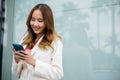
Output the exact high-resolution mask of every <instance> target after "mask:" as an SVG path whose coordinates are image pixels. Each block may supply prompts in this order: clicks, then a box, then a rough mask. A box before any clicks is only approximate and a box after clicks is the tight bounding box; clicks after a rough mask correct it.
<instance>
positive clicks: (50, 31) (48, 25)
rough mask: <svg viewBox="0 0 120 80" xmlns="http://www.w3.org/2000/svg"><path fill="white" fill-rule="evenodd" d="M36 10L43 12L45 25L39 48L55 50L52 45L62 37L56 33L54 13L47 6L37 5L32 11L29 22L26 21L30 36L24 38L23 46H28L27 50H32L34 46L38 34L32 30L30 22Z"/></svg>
mask: <svg viewBox="0 0 120 80" xmlns="http://www.w3.org/2000/svg"><path fill="white" fill-rule="evenodd" d="M35 10H40V11H41V13H42V15H43V19H44V23H45V31H44V37H43V39H42V41H41V42H40V43H39V45H38V46H39V48H41V49H44V50H46V49H48V47H51V48H52V49H53V46H52V45H51V43H52V42H53V41H54V40H55V38H56V37H58V38H60V39H61V37H60V36H59V35H58V34H57V32H56V31H55V27H54V18H53V13H52V10H51V8H50V7H49V6H48V5H47V4H37V5H36V6H35V7H33V9H32V10H31V12H30V14H29V16H28V18H27V21H26V25H27V31H28V34H27V36H26V37H25V38H24V40H23V43H22V44H23V45H27V48H31V49H32V47H33V46H34V42H35V38H36V34H35V33H34V31H33V30H32V28H31V25H30V21H31V18H32V14H33V12H34V11H35ZM53 50H54V49H53Z"/></svg>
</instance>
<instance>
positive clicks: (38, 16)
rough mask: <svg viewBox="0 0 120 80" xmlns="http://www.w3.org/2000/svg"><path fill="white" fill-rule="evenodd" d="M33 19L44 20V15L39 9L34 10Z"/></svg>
mask: <svg viewBox="0 0 120 80" xmlns="http://www.w3.org/2000/svg"><path fill="white" fill-rule="evenodd" d="M32 17H35V18H43V15H42V12H41V11H40V10H38V9H37V10H34V11H33V13H32Z"/></svg>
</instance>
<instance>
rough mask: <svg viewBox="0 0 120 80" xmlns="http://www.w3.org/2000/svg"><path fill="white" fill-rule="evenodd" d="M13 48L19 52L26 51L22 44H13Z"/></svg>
mask: <svg viewBox="0 0 120 80" xmlns="http://www.w3.org/2000/svg"><path fill="white" fill-rule="evenodd" d="M12 45H13V48H14V49H15V50H16V51H19V50H23V51H24V48H23V46H22V45H21V44H17V43H13V44H12Z"/></svg>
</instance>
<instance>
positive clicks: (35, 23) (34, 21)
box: [30, 10, 45, 35]
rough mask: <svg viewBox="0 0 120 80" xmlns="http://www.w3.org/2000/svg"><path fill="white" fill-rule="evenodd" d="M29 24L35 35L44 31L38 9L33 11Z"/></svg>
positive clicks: (42, 20) (43, 24) (41, 16)
mask: <svg viewBox="0 0 120 80" xmlns="http://www.w3.org/2000/svg"><path fill="white" fill-rule="evenodd" d="M30 25H31V28H32V29H33V31H34V33H35V34H36V35H41V34H43V33H44V30H45V23H44V19H43V15H42V13H41V11H40V10H35V11H33V14H32V17H31V20H30Z"/></svg>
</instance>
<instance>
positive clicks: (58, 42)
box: [52, 37, 63, 46]
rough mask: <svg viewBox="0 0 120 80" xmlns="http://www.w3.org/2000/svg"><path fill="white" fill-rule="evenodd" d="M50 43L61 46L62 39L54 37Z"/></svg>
mask: <svg viewBox="0 0 120 80" xmlns="http://www.w3.org/2000/svg"><path fill="white" fill-rule="evenodd" d="M52 45H53V46H63V42H62V39H61V38H59V37H56V38H55V39H54V41H53V42H52Z"/></svg>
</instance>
